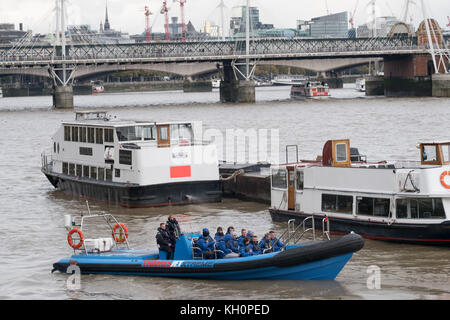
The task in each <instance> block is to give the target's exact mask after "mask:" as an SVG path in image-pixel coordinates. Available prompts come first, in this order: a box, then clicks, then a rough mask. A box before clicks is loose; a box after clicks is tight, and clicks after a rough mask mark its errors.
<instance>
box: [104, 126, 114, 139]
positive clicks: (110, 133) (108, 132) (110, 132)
mask: <svg viewBox="0 0 450 320" xmlns="http://www.w3.org/2000/svg"><path fill="white" fill-rule="evenodd" d="M105 142H114V130H113V129H105Z"/></svg>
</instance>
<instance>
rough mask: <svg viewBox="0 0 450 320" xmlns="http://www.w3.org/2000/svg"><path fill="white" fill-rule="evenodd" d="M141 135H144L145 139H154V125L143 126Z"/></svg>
mask: <svg viewBox="0 0 450 320" xmlns="http://www.w3.org/2000/svg"><path fill="white" fill-rule="evenodd" d="M142 135H143V136H144V140H145V141H149V140H156V127H155V126H151V127H143V128H142Z"/></svg>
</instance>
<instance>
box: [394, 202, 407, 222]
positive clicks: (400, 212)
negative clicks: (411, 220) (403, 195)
mask: <svg viewBox="0 0 450 320" xmlns="http://www.w3.org/2000/svg"><path fill="white" fill-rule="evenodd" d="M396 217H397V219H406V218H408V200H406V199H398V200H397V204H396Z"/></svg>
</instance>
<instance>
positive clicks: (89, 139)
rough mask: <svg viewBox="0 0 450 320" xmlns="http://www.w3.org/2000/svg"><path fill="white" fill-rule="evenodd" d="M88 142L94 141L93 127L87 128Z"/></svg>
mask: <svg viewBox="0 0 450 320" xmlns="http://www.w3.org/2000/svg"><path fill="white" fill-rule="evenodd" d="M88 142H89V143H95V130H94V128H88Z"/></svg>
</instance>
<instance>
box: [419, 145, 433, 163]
mask: <svg viewBox="0 0 450 320" xmlns="http://www.w3.org/2000/svg"><path fill="white" fill-rule="evenodd" d="M422 157H423V161H425V162H436V161H437V153H436V146H423V154H422Z"/></svg>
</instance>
